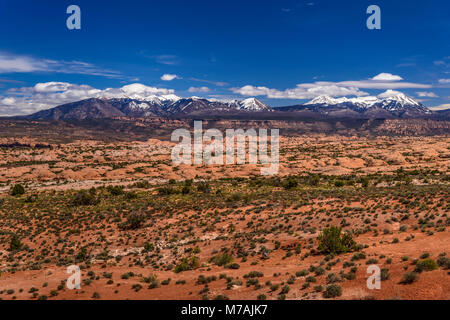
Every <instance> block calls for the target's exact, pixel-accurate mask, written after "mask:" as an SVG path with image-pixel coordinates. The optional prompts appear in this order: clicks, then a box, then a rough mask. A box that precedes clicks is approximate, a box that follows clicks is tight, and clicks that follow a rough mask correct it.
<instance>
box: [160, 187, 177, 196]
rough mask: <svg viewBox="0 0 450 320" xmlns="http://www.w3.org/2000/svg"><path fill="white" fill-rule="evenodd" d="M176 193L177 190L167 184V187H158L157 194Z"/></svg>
mask: <svg viewBox="0 0 450 320" xmlns="http://www.w3.org/2000/svg"><path fill="white" fill-rule="evenodd" d="M176 193H178V191H177V190H176V189H175V188H173V187H169V186H167V187H161V188H158V194H160V195H162V196H168V195H171V194H176Z"/></svg>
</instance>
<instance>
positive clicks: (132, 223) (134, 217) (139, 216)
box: [119, 211, 146, 230]
mask: <svg viewBox="0 0 450 320" xmlns="http://www.w3.org/2000/svg"><path fill="white" fill-rule="evenodd" d="M145 219H146V215H145V214H144V213H142V212H137V211H134V212H131V213H129V214H128V215H127V221H125V222H124V223H122V224H120V226H119V227H120V228H121V229H123V230H135V229H139V228H140V227H141V226H142V224H143V223H144V222H145Z"/></svg>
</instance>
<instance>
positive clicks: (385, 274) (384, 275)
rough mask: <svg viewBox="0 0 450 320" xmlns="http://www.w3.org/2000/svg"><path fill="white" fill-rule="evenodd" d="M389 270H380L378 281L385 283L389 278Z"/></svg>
mask: <svg viewBox="0 0 450 320" xmlns="http://www.w3.org/2000/svg"><path fill="white" fill-rule="evenodd" d="M390 276H391V275H390V274H389V269H386V268H383V269H381V274H380V279H381V281H386V280H388V279H389V278H390Z"/></svg>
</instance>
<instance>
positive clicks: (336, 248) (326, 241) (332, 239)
mask: <svg viewBox="0 0 450 320" xmlns="http://www.w3.org/2000/svg"><path fill="white" fill-rule="evenodd" d="M341 232H342V228H340V227H334V226H332V227H330V228H326V229H323V231H322V232H321V233H320V235H319V237H318V240H319V247H318V250H319V251H320V252H322V253H324V254H330V253H331V254H339V253H345V252H348V251H351V250H354V248H355V246H356V242H355V241H354V240H353V237H352V236H351V234H349V233H345V234H341Z"/></svg>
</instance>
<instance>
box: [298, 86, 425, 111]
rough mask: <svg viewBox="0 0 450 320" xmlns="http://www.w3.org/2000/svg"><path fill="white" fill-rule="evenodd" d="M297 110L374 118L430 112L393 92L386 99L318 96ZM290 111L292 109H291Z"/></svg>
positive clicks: (413, 101)
mask: <svg viewBox="0 0 450 320" xmlns="http://www.w3.org/2000/svg"><path fill="white" fill-rule="evenodd" d="M295 107H296V109H297V110H300V109H304V110H311V111H314V112H319V113H322V114H336V113H340V114H344V113H347V114H350V113H354V112H357V113H360V114H363V115H370V116H371V117H374V116H401V117H414V116H420V115H427V114H431V113H432V112H431V111H430V110H429V109H428V108H426V107H425V106H423V105H422V104H421V103H420V102H418V101H415V100H414V99H412V98H411V97H408V96H407V95H405V94H404V93H398V92H395V93H393V94H392V95H390V96H387V97H382V98H379V97H374V96H366V97H356V98H346V97H342V98H333V97H330V96H327V95H322V96H318V97H316V98H314V99H312V100H311V101H309V102H306V103H305V104H303V105H300V106H295ZM291 109H292V107H291Z"/></svg>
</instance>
